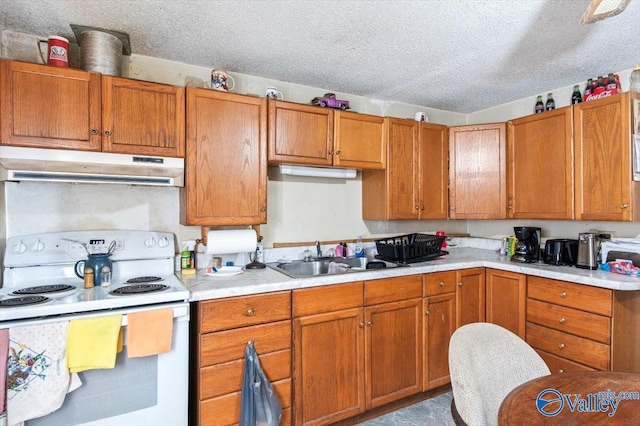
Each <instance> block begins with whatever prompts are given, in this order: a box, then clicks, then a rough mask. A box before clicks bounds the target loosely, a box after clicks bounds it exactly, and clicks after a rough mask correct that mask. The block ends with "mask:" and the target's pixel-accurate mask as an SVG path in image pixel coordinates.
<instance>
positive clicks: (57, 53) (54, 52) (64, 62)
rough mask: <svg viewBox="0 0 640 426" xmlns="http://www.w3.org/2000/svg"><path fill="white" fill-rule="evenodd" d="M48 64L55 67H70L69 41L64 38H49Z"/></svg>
mask: <svg viewBox="0 0 640 426" xmlns="http://www.w3.org/2000/svg"><path fill="white" fill-rule="evenodd" d="M47 64H48V65H51V66H54V67H68V66H69V40H67V39H66V38H64V37H58V36H49V47H48V48H47Z"/></svg>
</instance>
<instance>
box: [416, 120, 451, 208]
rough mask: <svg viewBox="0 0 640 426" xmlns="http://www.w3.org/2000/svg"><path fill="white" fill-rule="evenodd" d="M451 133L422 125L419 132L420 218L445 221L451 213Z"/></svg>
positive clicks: (443, 129)
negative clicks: (449, 177) (449, 136)
mask: <svg viewBox="0 0 640 426" xmlns="http://www.w3.org/2000/svg"><path fill="white" fill-rule="evenodd" d="M448 135H449V131H448V129H447V127H446V126H440V125H438V124H428V123H420V125H419V132H418V160H417V161H418V164H419V167H418V169H419V170H418V180H417V181H418V194H419V197H418V199H419V200H420V203H419V207H420V210H419V215H420V219H446V218H447V214H448V211H449V208H448V199H449V192H448V187H449V180H448V178H447V177H448V167H449V140H448Z"/></svg>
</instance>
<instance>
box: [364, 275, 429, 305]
mask: <svg viewBox="0 0 640 426" xmlns="http://www.w3.org/2000/svg"><path fill="white" fill-rule="evenodd" d="M420 297H422V278H421V277H420V275H409V276H406V277H398V278H386V279H382V280H372V281H365V283H364V304H365V305H366V306H370V305H377V304H380V303H387V302H397V301H400V300H407V299H416V298H420Z"/></svg>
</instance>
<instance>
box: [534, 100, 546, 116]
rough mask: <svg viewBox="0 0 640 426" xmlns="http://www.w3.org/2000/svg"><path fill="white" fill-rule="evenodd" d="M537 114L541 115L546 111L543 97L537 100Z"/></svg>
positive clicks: (535, 110)
mask: <svg viewBox="0 0 640 426" xmlns="http://www.w3.org/2000/svg"><path fill="white" fill-rule="evenodd" d="M533 111H534V112H535V113H536V114H540V113H541V112H543V111H544V103H543V102H542V95H540V96H538V97H537V98H536V107H535V109H534V110H533Z"/></svg>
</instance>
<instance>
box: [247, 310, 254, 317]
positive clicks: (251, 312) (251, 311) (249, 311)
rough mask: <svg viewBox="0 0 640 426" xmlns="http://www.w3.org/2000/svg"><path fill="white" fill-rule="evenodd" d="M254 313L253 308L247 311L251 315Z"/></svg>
mask: <svg viewBox="0 0 640 426" xmlns="http://www.w3.org/2000/svg"><path fill="white" fill-rule="evenodd" d="M253 314H254V312H253V309H251V308H249V310H248V311H247V316H248V317H250V316H252V315H253Z"/></svg>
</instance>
